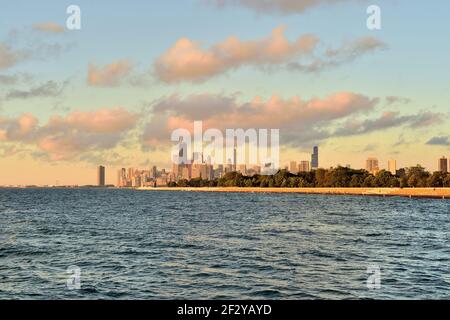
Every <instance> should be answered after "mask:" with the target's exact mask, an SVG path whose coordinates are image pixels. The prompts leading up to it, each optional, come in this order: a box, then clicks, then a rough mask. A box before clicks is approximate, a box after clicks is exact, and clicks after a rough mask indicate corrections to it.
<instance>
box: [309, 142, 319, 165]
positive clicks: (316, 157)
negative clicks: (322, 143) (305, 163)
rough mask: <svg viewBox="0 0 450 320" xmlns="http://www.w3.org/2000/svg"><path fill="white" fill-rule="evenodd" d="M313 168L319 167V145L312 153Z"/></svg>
mask: <svg viewBox="0 0 450 320" xmlns="http://www.w3.org/2000/svg"><path fill="white" fill-rule="evenodd" d="M311 168H312V169H313V170H314V169H319V147H318V146H315V147H314V149H313V154H312V155H311Z"/></svg>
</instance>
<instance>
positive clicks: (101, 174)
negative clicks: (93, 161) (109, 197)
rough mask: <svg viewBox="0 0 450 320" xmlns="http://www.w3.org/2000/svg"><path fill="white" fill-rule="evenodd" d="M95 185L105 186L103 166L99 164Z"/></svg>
mask: <svg viewBox="0 0 450 320" xmlns="http://www.w3.org/2000/svg"><path fill="white" fill-rule="evenodd" d="M97 185H98V186H99V187H104V186H105V167H104V166H99V167H98V172H97Z"/></svg>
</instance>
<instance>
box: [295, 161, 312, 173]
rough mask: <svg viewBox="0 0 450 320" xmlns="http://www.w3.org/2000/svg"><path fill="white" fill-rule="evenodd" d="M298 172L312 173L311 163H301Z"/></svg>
mask: <svg viewBox="0 0 450 320" xmlns="http://www.w3.org/2000/svg"><path fill="white" fill-rule="evenodd" d="M298 171H299V172H309V171H311V168H310V165H309V161H302V162H300V164H299V166H298Z"/></svg>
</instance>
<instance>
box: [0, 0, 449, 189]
mask: <svg viewBox="0 0 450 320" xmlns="http://www.w3.org/2000/svg"><path fill="white" fill-rule="evenodd" d="M70 5H78V6H79V8H80V9H81V29H80V30H69V29H68V28H67V25H66V20H67V19H68V17H69V14H67V13H66V9H67V7H68V6H70ZM370 5H377V6H379V7H380V9H381V30H369V29H368V28H367V25H366V20H367V18H368V14H367V12H366V10H367V8H368V7H369V6H370ZM449 16H450V3H449V2H448V1H444V0H431V1H426V2H425V1H407V0H394V1H392V0H391V1H387V0H384V1H383V0H379V1H375V0H370V1H365V0H295V1H294V0H272V1H270V0H261V1H255V0H177V1H175V0H168V1H143V0H142V1H138V0H137V1H133V2H132V3H130V2H129V1H114V2H112V1H104V0H98V1H95V2H94V1H57V2H56V1H50V0H44V1H39V2H37V1H36V2H31V1H22V0H17V1H13V2H5V3H2V10H1V11H0V185H27V184H39V185H53V184H55V183H56V182H58V184H80V185H82V184H94V183H95V181H96V167H97V166H98V165H105V166H106V170H107V183H111V184H113V183H115V182H116V181H115V180H116V170H117V169H118V168H121V167H135V168H142V169H147V168H149V167H150V166H151V165H157V166H158V167H160V168H163V167H165V168H170V147H171V146H172V145H171V143H170V134H171V132H172V131H173V130H174V129H177V128H182V127H186V128H190V126H192V124H193V122H194V121H195V120H201V121H203V123H204V126H205V128H218V129H220V130H222V131H224V130H225V129H228V128H244V129H246V128H260V129H263V128H267V129H271V128H276V129H280V141H281V151H282V153H281V163H282V165H284V164H287V163H289V161H291V160H293V161H298V162H299V161H301V160H309V159H310V155H309V154H310V153H311V150H312V147H313V146H314V145H319V146H320V166H321V167H325V168H327V167H331V166H337V165H351V166H352V167H353V168H361V167H364V165H365V160H366V159H367V158H368V157H372V156H375V157H377V158H378V159H379V160H380V165H381V167H382V168H386V167H387V162H388V160H389V159H396V160H397V163H398V166H399V167H407V166H413V165H416V164H419V163H420V164H422V165H423V166H425V167H426V168H427V169H428V170H430V171H434V170H437V165H438V159H439V158H440V157H442V156H443V155H445V156H447V157H450V152H449V149H450V133H449V130H448V128H449V120H448V119H449V117H448V115H449V107H450V105H449V103H450V81H449V80H450V79H449V78H450V76H449V74H450V68H449V66H450V64H449V62H448V52H450V42H449V41H447V40H446V39H447V38H448V34H449V31H450V23H449V21H450V19H449V18H450V17H449Z"/></svg>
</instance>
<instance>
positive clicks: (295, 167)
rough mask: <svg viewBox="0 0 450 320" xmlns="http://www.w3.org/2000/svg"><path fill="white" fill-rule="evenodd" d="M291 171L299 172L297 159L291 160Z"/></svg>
mask: <svg viewBox="0 0 450 320" xmlns="http://www.w3.org/2000/svg"><path fill="white" fill-rule="evenodd" d="M289 171H290V172H291V173H297V172H298V167H297V161H291V163H290V165H289Z"/></svg>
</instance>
